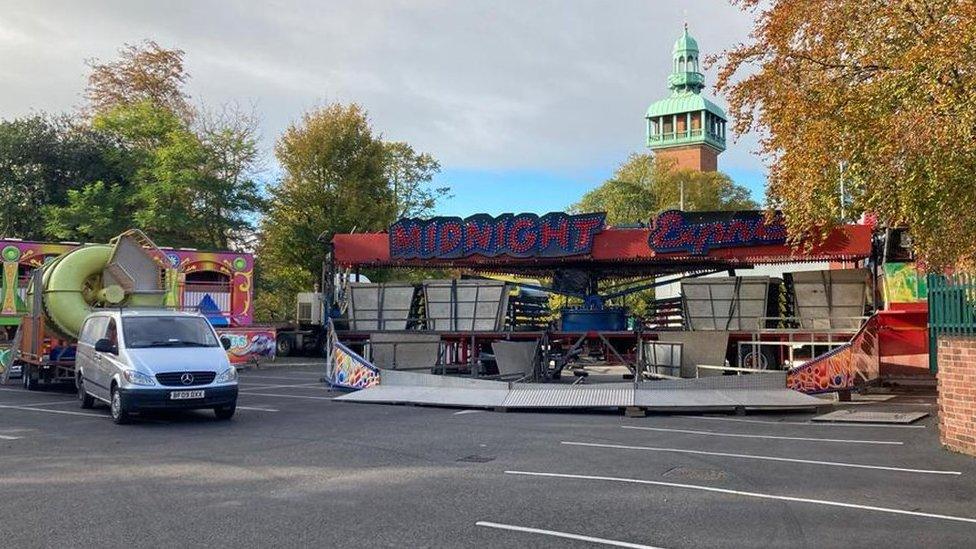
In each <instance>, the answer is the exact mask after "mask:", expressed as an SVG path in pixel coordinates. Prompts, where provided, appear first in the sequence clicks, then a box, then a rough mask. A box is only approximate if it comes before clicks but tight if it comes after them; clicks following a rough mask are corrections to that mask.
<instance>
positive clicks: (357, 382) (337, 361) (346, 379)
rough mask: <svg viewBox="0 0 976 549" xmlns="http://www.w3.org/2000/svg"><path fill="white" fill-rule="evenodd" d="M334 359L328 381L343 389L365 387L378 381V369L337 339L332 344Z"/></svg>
mask: <svg viewBox="0 0 976 549" xmlns="http://www.w3.org/2000/svg"><path fill="white" fill-rule="evenodd" d="M332 360H333V361H334V363H333V366H332V369H331V374H330V376H329V383H331V384H332V385H333V386H335V387H343V388H345V389H366V388H367V387H372V386H373V385H379V383H380V370H379V368H377V367H376V366H373V365H372V364H370V363H369V362H367V361H366V359H364V358H363V357H361V356H359V355H358V354H356V353H355V352H353V351H352V350H351V349H349V347H346V346H345V345H343V344H342V343H339V342H338V341H337V342H335V343H334V344H333V346H332Z"/></svg>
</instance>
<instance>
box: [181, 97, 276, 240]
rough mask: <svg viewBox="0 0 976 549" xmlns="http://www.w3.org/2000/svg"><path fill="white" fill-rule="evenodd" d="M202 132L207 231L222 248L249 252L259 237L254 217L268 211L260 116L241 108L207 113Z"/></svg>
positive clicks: (201, 203)
mask: <svg viewBox="0 0 976 549" xmlns="http://www.w3.org/2000/svg"><path fill="white" fill-rule="evenodd" d="M197 134H198V136H199V139H200V141H201V143H202V145H203V151H204V158H203V165H202V167H201V171H202V174H201V181H200V185H199V191H198V194H197V199H198V200H197V208H198V209H199V210H200V213H201V214H202V215H201V219H200V221H201V230H202V231H203V233H204V234H205V235H206V237H207V239H208V240H209V241H210V242H213V243H214V244H215V245H216V246H217V247H219V248H221V249H223V248H227V247H232V248H239V249H243V248H247V247H249V246H250V244H251V243H252V242H253V239H254V223H253V221H252V220H253V218H254V214H255V213H256V212H260V211H263V210H264V207H265V200H264V199H263V197H262V190H261V188H260V186H259V184H258V182H257V180H256V176H257V174H258V173H259V172H260V171H261V153H260V150H259V148H258V117H257V115H256V114H255V113H254V111H253V110H252V111H250V112H248V111H243V110H241V109H240V108H238V107H237V106H236V105H225V106H224V107H223V108H221V109H220V110H219V111H203V113H202V116H200V117H199V128H198V130H197Z"/></svg>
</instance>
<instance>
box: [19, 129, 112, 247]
mask: <svg viewBox="0 0 976 549" xmlns="http://www.w3.org/2000/svg"><path fill="white" fill-rule="evenodd" d="M128 171H129V170H128V167H127V166H126V165H125V163H124V162H122V153H121V151H120V149H119V147H118V145H117V144H116V143H115V142H114V141H112V140H111V139H109V138H108V137H107V136H105V135H103V134H101V133H99V132H97V131H94V130H92V129H91V128H89V127H87V126H86V125H84V124H80V123H77V122H76V121H74V120H72V119H71V118H69V117H67V116H47V115H37V116H31V117H27V118H20V119H15V120H5V121H0V236H7V237H16V238H24V239H32V240H43V239H44V238H45V237H47V236H48V234H47V233H46V231H45V221H44V217H43V216H42V215H40V213H41V211H42V208H43V207H45V206H49V205H55V206H61V205H64V204H66V202H67V201H68V197H69V193H70V192H71V191H72V190H79V189H82V188H83V187H84V186H85V184H87V183H89V182H94V181H113V182H116V181H125V180H126V178H127V174H128Z"/></svg>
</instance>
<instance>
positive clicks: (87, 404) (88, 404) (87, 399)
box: [78, 377, 95, 408]
mask: <svg viewBox="0 0 976 549" xmlns="http://www.w3.org/2000/svg"><path fill="white" fill-rule="evenodd" d="M78 400H79V401H80V402H81V407H82V408H92V407H94V406H95V397H93V396H91V395H90V394H88V393H87V392H86V391H85V381H84V380H83V379H81V378H80V377H79V378H78Z"/></svg>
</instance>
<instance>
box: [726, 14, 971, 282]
mask: <svg viewBox="0 0 976 549" xmlns="http://www.w3.org/2000/svg"><path fill="white" fill-rule="evenodd" d="M738 3H739V4H740V5H741V6H742V7H743V8H744V9H748V10H753V11H755V12H756V22H755V28H754V30H753V32H752V34H751V41H750V42H749V43H748V44H744V45H740V46H738V47H736V48H733V49H732V50H730V51H727V52H724V53H723V55H722V56H721V58H720V59H721V61H722V67H721V71H720V74H719V79H718V82H717V88H718V89H719V90H720V91H725V92H727V95H728V97H729V106H730V112H731V114H732V118H733V121H734V123H735V129H736V130H737V131H738V132H740V133H742V132H746V131H751V130H758V131H759V133H760V136H761V152H762V153H764V154H765V156H766V158H767V159H768V161H769V163H770V173H769V187H768V193H769V198H770V199H771V201H772V202H773V203H774V204H775V205H778V206H780V207H782V208H783V209H784V211H785V212H786V222H787V225H788V226H789V228H790V231H791V234H792V235H794V239H795V240H799V239H802V238H805V237H807V236H810V235H816V234H825V232H826V229H827V228H829V227H830V226H832V225H833V224H835V223H836V222H837V221H838V220H839V218H840V208H841V199H840V190H839V181H840V178H841V177H842V175H843V177H844V179H845V183H846V189H847V194H848V195H847V197H846V199H845V200H846V204H845V210H846V212H845V213H846V214H847V217H848V218H853V217H854V216H857V215H859V214H860V213H861V212H865V211H867V212H873V213H875V214H876V215H877V216H878V219H879V221H880V222H882V223H883V224H886V225H889V226H892V225H907V226H908V227H909V230H910V232H911V234H912V236H913V240H914V243H915V246H916V248H917V251H918V252H919V254H920V255H921V256H922V257H924V258H925V259H926V260H927V262H928V264H929V265H931V266H933V267H941V266H944V265H949V264H953V263H956V262H959V261H961V260H965V259H972V258H973V256H974V255H976V217H974V216H972V215H971V214H970V212H969V211H968V210H967V209H966V208H965V207H964V206H965V205H968V204H973V203H976V185H974V184H973V174H974V173H976V135H974V134H976V108H973V105H976V2H973V1H972V0H965V1H959V0H835V1H831V2H829V3H828V2H825V1H823V0H820V1H809V0H773V1H771V2H760V1H759V0H739V1H738ZM842 162H843V164H841V163H842ZM842 165H843V167H844V169H843V174H842V173H841V171H842V170H841V166H842Z"/></svg>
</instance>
